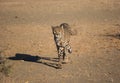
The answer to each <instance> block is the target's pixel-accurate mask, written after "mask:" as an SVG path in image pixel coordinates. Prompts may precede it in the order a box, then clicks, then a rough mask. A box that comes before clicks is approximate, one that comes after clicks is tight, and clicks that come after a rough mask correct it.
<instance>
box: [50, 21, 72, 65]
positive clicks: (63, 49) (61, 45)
mask: <svg viewBox="0 0 120 83" xmlns="http://www.w3.org/2000/svg"><path fill="white" fill-rule="evenodd" d="M52 32H53V35H54V40H55V44H56V47H57V51H58V58H59V66H61V63H62V62H61V60H63V61H64V60H65V58H66V56H67V54H69V53H72V49H71V46H70V43H69V42H70V37H71V35H72V31H71V27H70V26H69V25H68V24H67V23H62V24H61V25H60V26H54V27H52Z"/></svg>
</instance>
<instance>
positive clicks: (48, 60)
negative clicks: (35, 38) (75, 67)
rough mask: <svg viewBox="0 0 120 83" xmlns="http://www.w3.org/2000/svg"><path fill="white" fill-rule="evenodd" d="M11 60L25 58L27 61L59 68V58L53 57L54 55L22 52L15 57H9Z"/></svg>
mask: <svg viewBox="0 0 120 83" xmlns="http://www.w3.org/2000/svg"><path fill="white" fill-rule="evenodd" d="M7 59H9V60H24V61H27V62H35V63H40V64H43V65H46V66H49V67H52V68H55V69H58V66H57V65H58V63H57V62H58V58H52V57H42V56H33V55H29V54H21V53H16V55H15V56H13V57H8V58H7Z"/></svg>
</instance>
